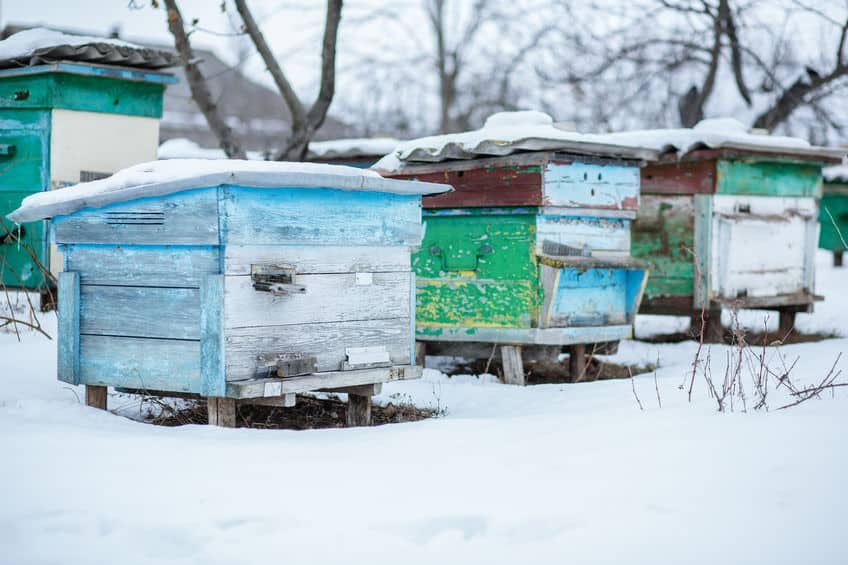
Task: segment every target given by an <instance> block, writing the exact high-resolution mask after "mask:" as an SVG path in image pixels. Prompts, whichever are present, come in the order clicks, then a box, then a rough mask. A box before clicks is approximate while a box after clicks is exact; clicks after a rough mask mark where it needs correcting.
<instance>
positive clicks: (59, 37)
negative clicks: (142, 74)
mask: <svg viewBox="0 0 848 565" xmlns="http://www.w3.org/2000/svg"><path fill="white" fill-rule="evenodd" d="M103 43H106V44H109V45H118V46H121V47H128V48H132V49H144V47H141V46H140V45H135V44H133V43H128V42H126V41H123V40H121V39H114V38H109V37H93V36H87V35H71V34H67V33H62V32H60V31H55V30H52V29H46V28H43V27H37V28H33V29H27V30H24V31H19V32H18V33H16V34H14V35H12V36H10V37H8V38H7V39H4V40H3V41H0V61H6V60H9V59H17V58H19V57H27V56H29V55H32V54H33V53H34V52H36V51H38V50H39V49H45V48H49V47H57V46H59V45H70V46H81V45H92V44H103Z"/></svg>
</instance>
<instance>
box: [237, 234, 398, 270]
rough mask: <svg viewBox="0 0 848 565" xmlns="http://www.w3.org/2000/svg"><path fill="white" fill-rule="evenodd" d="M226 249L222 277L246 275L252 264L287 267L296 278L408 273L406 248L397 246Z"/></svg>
mask: <svg viewBox="0 0 848 565" xmlns="http://www.w3.org/2000/svg"><path fill="white" fill-rule="evenodd" d="M349 243H351V245H344V246H339V245H317V246H305V245H283V246H271V245H227V246H226V247H225V248H224V273H225V274H227V275H249V274H250V266H251V265H255V264H263V263H267V264H277V263H286V264H290V265H294V266H295V267H296V268H297V274H325V273H357V272H363V273H381V272H393V271H409V270H410V264H409V248H407V247H404V246H397V245H388V246H380V247H375V246H373V245H369V246H362V245H352V244H353V243H354V242H349Z"/></svg>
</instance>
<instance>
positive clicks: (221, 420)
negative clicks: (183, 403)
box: [206, 396, 238, 428]
mask: <svg viewBox="0 0 848 565" xmlns="http://www.w3.org/2000/svg"><path fill="white" fill-rule="evenodd" d="M206 410H207V412H208V414H209V425H210V426H219V427H222V428H235V427H236V416H237V414H238V411H237V409H236V401H235V399H234V398H219V397H215V396H210V397H209V398H207V399H206Z"/></svg>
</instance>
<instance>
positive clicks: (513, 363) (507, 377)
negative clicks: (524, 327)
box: [501, 345, 527, 386]
mask: <svg viewBox="0 0 848 565" xmlns="http://www.w3.org/2000/svg"><path fill="white" fill-rule="evenodd" d="M501 359H502V360H503V376H504V383H506V384H508V385H519V386H524V385H526V384H527V381H526V376H525V374H524V362H523V361H522V360H521V346H519V345H502V346H501Z"/></svg>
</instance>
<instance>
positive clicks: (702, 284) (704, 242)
mask: <svg viewBox="0 0 848 565" xmlns="http://www.w3.org/2000/svg"><path fill="white" fill-rule="evenodd" d="M712 223H713V195H712V194H696V195H695V249H694V253H695V261H694V263H695V274H694V277H693V280H694V283H695V284H694V288H693V295H694V297H693V302H694V304H693V307H694V308H696V309H700V308H702V307H703V308H707V309H709V307H710V304H709V303H710V297H711V295H712V289H711V288H710V286H711V285H710V279H711V276H712V275H711V273H710V267H711V265H712V261H711V260H710V256H711V254H712V230H713V226H712Z"/></svg>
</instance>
